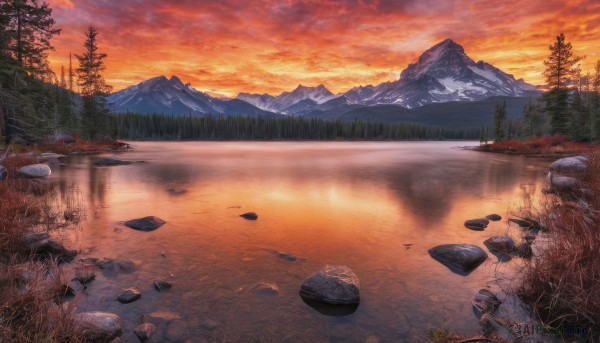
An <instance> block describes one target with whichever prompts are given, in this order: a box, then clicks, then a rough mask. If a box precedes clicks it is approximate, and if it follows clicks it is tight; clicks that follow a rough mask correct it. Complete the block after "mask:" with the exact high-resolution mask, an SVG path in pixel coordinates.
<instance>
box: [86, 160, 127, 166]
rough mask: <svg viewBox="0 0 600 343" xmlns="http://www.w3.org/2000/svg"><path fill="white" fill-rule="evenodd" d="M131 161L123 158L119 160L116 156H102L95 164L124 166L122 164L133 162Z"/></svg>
mask: <svg viewBox="0 0 600 343" xmlns="http://www.w3.org/2000/svg"><path fill="white" fill-rule="evenodd" d="M131 163H132V162H131V161H123V160H118V159H116V158H101V159H98V160H96V162H94V164H95V165H97V166H103V167H110V166H122V165H127V164H131Z"/></svg>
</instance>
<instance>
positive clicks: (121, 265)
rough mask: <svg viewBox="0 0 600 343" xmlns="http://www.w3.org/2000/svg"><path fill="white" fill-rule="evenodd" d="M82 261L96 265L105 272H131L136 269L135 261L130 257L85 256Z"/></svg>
mask: <svg viewBox="0 0 600 343" xmlns="http://www.w3.org/2000/svg"><path fill="white" fill-rule="evenodd" d="M81 261H82V262H85V263H89V264H93V265H95V266H96V267H98V268H100V269H101V270H102V272H103V274H112V273H131V272H133V271H134V270H135V263H133V261H131V260H128V259H111V258H104V259H102V260H100V259H97V258H85V259H83V260H81Z"/></svg>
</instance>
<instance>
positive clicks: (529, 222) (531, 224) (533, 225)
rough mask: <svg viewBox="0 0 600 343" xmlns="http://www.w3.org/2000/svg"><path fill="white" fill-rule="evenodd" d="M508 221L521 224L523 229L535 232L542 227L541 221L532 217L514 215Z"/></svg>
mask: <svg viewBox="0 0 600 343" xmlns="http://www.w3.org/2000/svg"><path fill="white" fill-rule="evenodd" d="M508 221H509V222H513V223H515V224H517V225H519V226H520V227H521V228H522V229H526V230H533V231H534V232H535V231H540V230H541V229H542V226H541V225H540V223H538V222H537V221H536V220H534V219H531V218H519V217H512V218H509V219H508Z"/></svg>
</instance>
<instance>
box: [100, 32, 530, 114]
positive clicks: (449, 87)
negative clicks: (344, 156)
mask: <svg viewBox="0 0 600 343" xmlns="http://www.w3.org/2000/svg"><path fill="white" fill-rule="evenodd" d="M537 94H538V92H537V91H536V87H535V86H533V85H530V84H528V83H526V82H525V81H523V80H522V79H519V80H517V79H515V77H514V76H512V75H510V74H507V73H505V72H503V71H502V70H500V69H498V68H496V67H494V66H493V65H491V64H489V63H486V62H484V61H479V62H475V61H474V60H473V59H471V58H470V57H468V56H467V54H466V53H465V51H464V48H463V47H462V46H461V45H459V44H457V43H456V42H454V41H452V40H451V39H446V40H444V41H442V42H440V43H438V44H436V45H434V46H433V47H431V48H430V49H428V50H427V51H425V52H424V53H423V54H422V55H421V56H420V57H419V59H418V61H416V62H415V63H413V64H409V65H408V66H407V68H406V69H404V70H403V71H402V72H401V73H400V76H399V78H398V80H396V81H393V82H384V83H381V84H379V85H375V86H372V85H368V86H360V87H355V88H352V89H350V90H348V91H346V92H343V93H340V94H334V93H332V92H331V91H329V90H328V89H327V88H326V87H325V86H324V85H319V86H316V87H306V86H302V85H299V86H298V87H297V88H296V89H294V90H293V91H291V92H283V93H281V94H280V95H277V96H273V95H270V94H250V93H239V94H238V96H237V97H235V98H234V99H221V98H215V97H212V96H210V95H208V94H206V93H203V92H200V91H198V90H196V89H194V88H192V86H191V85H190V84H184V83H183V82H182V81H181V80H180V79H179V78H178V77H177V76H172V77H171V78H170V79H167V78H166V77H165V76H159V77H155V78H152V79H149V80H146V81H144V82H142V83H140V84H138V85H134V86H131V87H128V88H126V89H124V90H121V91H118V92H115V93H113V94H111V95H110V96H109V97H108V101H109V102H110V103H112V105H113V107H114V109H115V110H116V111H117V112H127V111H129V112H136V113H165V114H172V115H189V114H193V115H208V114H213V115H226V116H227V115H250V116H261V117H278V116H281V115H302V116H309V117H320V118H324V119H325V118H327V119H339V118H340V117H341V116H344V115H345V114H347V113H350V112H353V113H358V112H361V111H362V112H364V113H375V112H377V113H380V112H381V110H382V109H385V110H384V112H385V113H386V115H385V117H386V118H387V117H390V115H392V118H393V113H398V114H400V113H407V110H411V109H413V110H417V109H418V108H420V107H423V106H425V107H429V105H434V104H439V103H457V102H458V103H460V102H477V101H484V100H485V99H489V98H491V97H499V96H501V97H523V98H525V97H528V96H532V95H537ZM373 107H376V108H378V110H375V111H374V108H373ZM459 107H462V105H461V106H459ZM357 111H358V112H357ZM490 111H491V110H490ZM417 112H422V111H417ZM388 114H389V115H388ZM374 116H375V117H373V118H370V117H368V118H367V119H373V120H377V119H378V118H377V117H378V116H379V117H380V116H381V114H379V115H378V116H377V115H374ZM346 117H347V116H346ZM379 119H381V118H379Z"/></svg>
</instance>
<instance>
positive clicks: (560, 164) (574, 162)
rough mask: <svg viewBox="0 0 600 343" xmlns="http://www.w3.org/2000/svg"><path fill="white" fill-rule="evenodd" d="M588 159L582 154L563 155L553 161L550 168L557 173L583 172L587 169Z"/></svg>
mask: <svg viewBox="0 0 600 343" xmlns="http://www.w3.org/2000/svg"><path fill="white" fill-rule="evenodd" d="M587 162H588V159H587V158H585V157H583V156H575V157H565V158H561V159H559V160H556V161H554V162H553V163H552V164H551V165H550V170H551V171H554V172H558V173H583V172H585V171H586V170H587V168H588V166H587Z"/></svg>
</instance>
